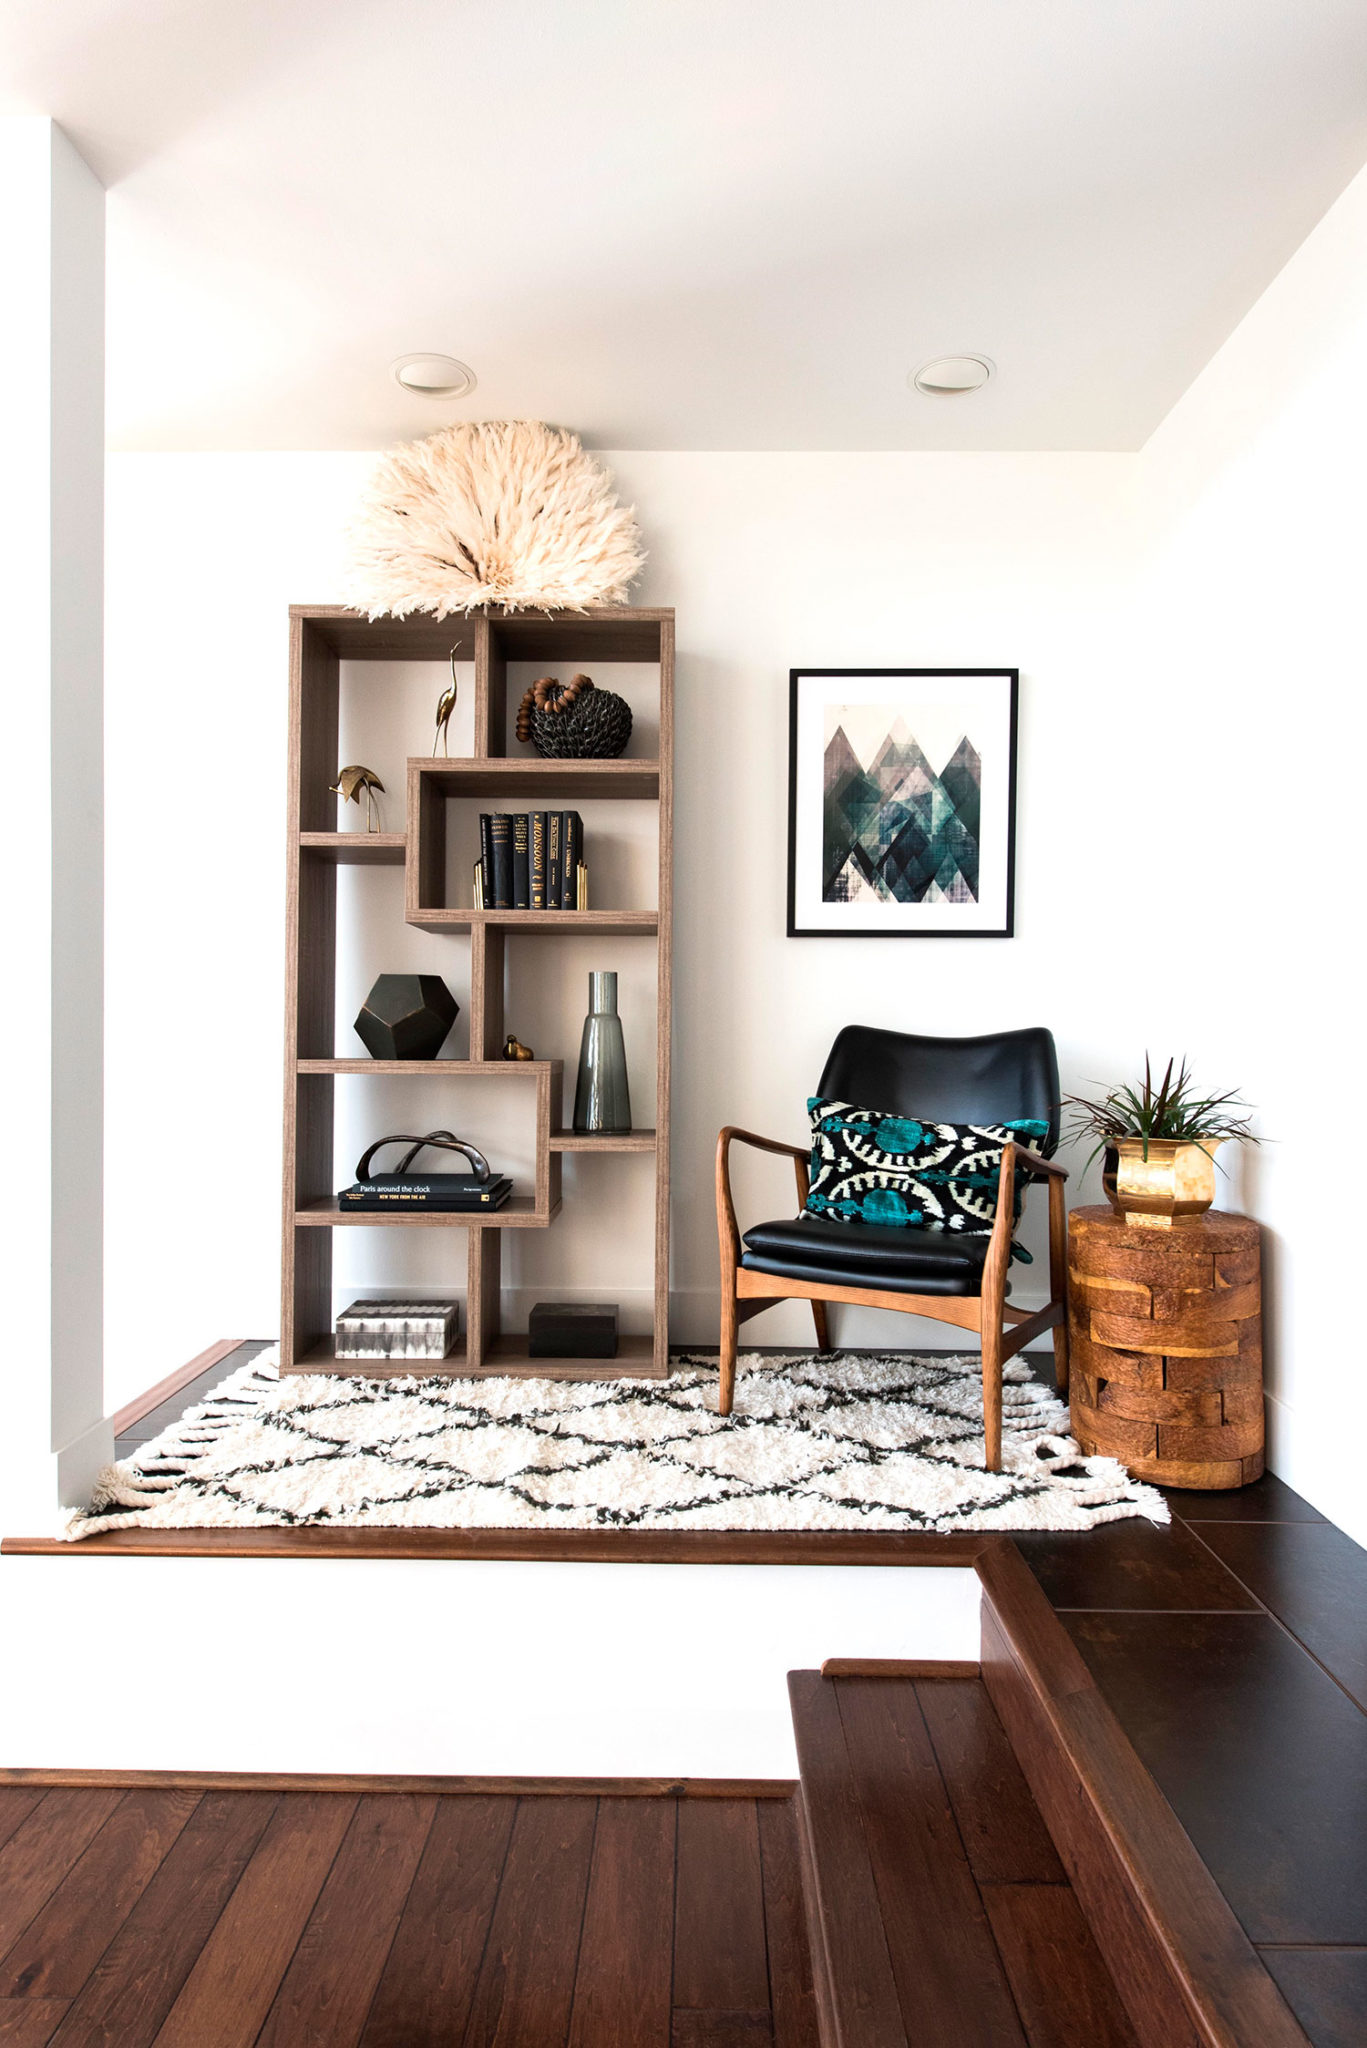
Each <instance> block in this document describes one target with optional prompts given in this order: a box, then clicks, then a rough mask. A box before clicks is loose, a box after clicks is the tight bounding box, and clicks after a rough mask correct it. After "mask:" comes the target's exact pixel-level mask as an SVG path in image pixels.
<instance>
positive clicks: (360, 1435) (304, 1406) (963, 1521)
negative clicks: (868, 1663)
mask: <svg viewBox="0 0 1367 2048" xmlns="http://www.w3.org/2000/svg"><path fill="white" fill-rule="evenodd" d="M716 1400H717V1368H716V1361H715V1359H712V1360H707V1359H704V1358H700V1357H698V1356H696V1355H690V1354H688V1353H686V1352H685V1353H682V1354H680V1355H679V1356H678V1357H676V1359H675V1361H674V1369H673V1371H672V1373H671V1376H670V1378H669V1379H667V1380H627V1379H623V1380H552V1379H506V1378H504V1379H434V1378H412V1379H400V1380H364V1379H350V1378H348V1379H334V1378H317V1377H312V1376H310V1377H301V1376H287V1377H285V1378H283V1379H282V1378H281V1377H280V1375H279V1373H278V1371H277V1366H276V1353H275V1352H273V1351H271V1352H265V1353H263V1354H262V1355H261V1356H260V1357H258V1358H255V1359H253V1360H252V1361H251V1362H250V1363H249V1364H247V1365H243V1366H240V1367H239V1368H238V1369H237V1371H235V1372H234V1373H232V1374H231V1375H230V1376H229V1377H228V1378H227V1379H225V1380H224V1381H223V1383H222V1385H221V1386H219V1387H217V1388H215V1390H214V1392H213V1393H212V1395H211V1396H210V1397H209V1398H208V1399H207V1400H206V1401H204V1402H202V1403H200V1405H199V1406H197V1407H195V1408H191V1409H189V1410H188V1411H187V1412H186V1413H185V1415H183V1416H182V1417H181V1418H180V1420H179V1421H178V1422H176V1423H175V1424H173V1425H172V1427H171V1428H170V1429H168V1430H166V1431H165V1432H164V1433H163V1434H162V1435H161V1436H159V1437H157V1438H155V1439H154V1440H153V1441H152V1442H151V1443H149V1444H145V1445H143V1446H141V1447H140V1448H139V1450H138V1452H137V1455H136V1456H135V1457H133V1458H130V1459H128V1460H126V1461H124V1462H123V1463H120V1464H117V1465H111V1466H109V1467H108V1468H107V1469H106V1470H105V1472H104V1473H103V1474H102V1475H101V1478H100V1481H99V1484H98V1486H97V1488H96V1490H95V1494H94V1497H93V1499H92V1501H91V1505H90V1507H89V1508H88V1509H86V1510H82V1511H79V1512H77V1513H75V1514H73V1515H71V1516H70V1518H69V1519H68V1521H67V1523H66V1525H65V1527H64V1529H63V1532H62V1533H63V1534H64V1535H65V1536H67V1537H68V1538H69V1539H71V1540H72V1541H76V1540H79V1539H80V1538H81V1537H83V1536H92V1535H95V1534H98V1533H100V1532H102V1531H104V1530H109V1529H126V1528H142V1529H250V1528H261V1527H265V1526H268V1525H276V1526H279V1525H285V1526H288V1527H295V1526H313V1527H318V1526H324V1525H328V1524H331V1525H333V1526H337V1527H344V1528H430V1529H451V1528H466V1529H547V1530H550V1529H610V1528H621V1529H934V1530H946V1531H948V1530H958V1529H998V1530H1005V1529H1089V1528H1092V1527H1093V1526H1094V1525H1095V1524H1097V1523H1098V1522H1111V1521H1117V1520H1120V1519H1122V1518H1124V1517H1126V1516H1132V1515H1145V1516H1147V1517H1148V1518H1149V1519H1150V1520H1151V1521H1154V1522H1165V1521H1166V1520H1167V1519H1168V1512H1167V1507H1166V1504H1165V1503H1164V1501H1163V1498H1162V1496H1161V1495H1160V1494H1159V1493H1157V1492H1156V1491H1155V1490H1154V1489H1153V1488H1152V1487H1149V1486H1143V1485H1140V1484H1138V1483H1137V1482H1135V1481H1134V1480H1132V1479H1131V1478H1130V1477H1129V1475H1128V1473H1127V1472H1126V1471H1125V1469H1124V1467H1123V1466H1122V1465H1119V1464H1117V1463H1116V1462H1115V1460H1114V1459H1111V1458H1084V1457H1083V1456H1081V1454H1080V1453H1079V1451H1078V1448H1077V1445H1076V1444H1075V1443H1074V1442H1073V1441H1072V1439H1071V1438H1070V1437H1069V1436H1068V1434H1067V1428H1068V1411H1067V1408H1066V1406H1065V1405H1064V1404H1063V1403H1062V1402H1060V1401H1059V1400H1058V1399H1057V1398H1056V1396H1055V1395H1054V1394H1053V1392H1052V1391H1051V1390H1050V1389H1048V1388H1046V1387H1043V1386H1041V1385H1040V1384H1039V1383H1038V1382H1037V1381H1035V1380H1033V1379H1031V1378H1030V1376H1029V1371H1028V1368H1027V1367H1026V1366H1025V1365H1024V1364H1023V1363H1022V1361H1021V1360H1019V1359H1013V1360H1012V1361H1011V1362H1010V1363H1009V1364H1008V1366H1007V1367H1006V1387H1005V1395H1004V1401H1005V1421H1004V1449H1003V1462H1004V1464H1005V1468H1006V1469H1005V1470H1004V1471H1003V1472H1000V1473H994V1472H988V1471H986V1470H985V1469H984V1466H983V1446H982V1382H981V1377H980V1367H979V1362H978V1360H977V1358H976V1357H965V1358H941V1357H913V1356H908V1355H905V1354H895V1353H874V1352H853V1351H844V1352H840V1351H837V1352H827V1353H819V1354H815V1355H814V1354H813V1353H811V1352H794V1353H793V1354H791V1355H790V1356H787V1357H774V1356H760V1355H758V1354H756V1353H749V1354H742V1356H741V1359H740V1362H739V1369H738V1374H737V1381H736V1406H735V1413H734V1414H733V1415H731V1416H725V1417H724V1416H719V1415H718V1414H717V1413H716Z"/></svg>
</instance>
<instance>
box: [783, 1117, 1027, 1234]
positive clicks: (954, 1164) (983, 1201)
mask: <svg viewBox="0 0 1367 2048" xmlns="http://www.w3.org/2000/svg"><path fill="white" fill-rule="evenodd" d="M807 1108H808V1110H809V1111H810V1113H811V1119H812V1168H811V1187H810V1191H809V1193H808V1196H807V1211H808V1214H809V1215H812V1216H822V1217H825V1218H826V1220H827V1221H828V1222H832V1223H884V1224H889V1223H890V1224H903V1225H905V1226H907V1227H908V1228H910V1229H918V1230H943V1231H952V1232H956V1233H959V1234H961V1235H966V1236H971V1237H985V1236H988V1235H989V1234H990V1233H991V1230H992V1226H993V1224H994V1223H995V1221H996V1216H997V1187H998V1182H999V1179H1000V1175H1001V1163H1002V1149H1003V1147H1004V1146H1005V1145H1007V1144H1008V1143H1009V1142H1010V1141H1011V1139H1013V1138H1019V1139H1021V1140H1022V1141H1023V1142H1024V1143H1025V1144H1027V1145H1029V1144H1037V1143H1038V1142H1039V1141H1040V1140H1041V1139H1042V1138H1046V1137H1048V1135H1049V1126H1048V1124H1047V1123H1043V1122H1041V1121H1040V1120H1039V1119H1038V1118H1035V1117H1016V1118H1013V1119H1012V1120H1011V1121H1009V1122H1007V1123H1001V1124H938V1123H926V1122H922V1121H920V1120H918V1119H917V1118H915V1117H909V1116H899V1115H898V1114H896V1112H894V1111H891V1110H880V1109H860V1108H859V1107H858V1106H857V1105H856V1104H854V1103H850V1102H826V1101H823V1100H822V1098H821V1097H820V1096H816V1095H814V1096H812V1097H811V1098H810V1100H809V1101H808V1103H807ZM1024 1186H1025V1175H1024V1174H1023V1173H1017V1175H1016V1188H1015V1212H1014V1218H1013V1221H1019V1219H1020V1212H1021V1196H1022V1193H1023V1191H1024ZM1012 1253H1013V1256H1014V1257H1016V1258H1020V1259H1023V1260H1026V1261H1027V1262H1028V1261H1029V1257H1030V1254H1029V1253H1028V1252H1026V1251H1024V1250H1022V1248H1021V1247H1020V1246H1019V1245H1016V1246H1013V1247H1012Z"/></svg>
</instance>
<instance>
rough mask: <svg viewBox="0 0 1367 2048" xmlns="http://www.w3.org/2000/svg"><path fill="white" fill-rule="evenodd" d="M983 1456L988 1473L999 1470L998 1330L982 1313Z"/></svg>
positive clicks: (1000, 1399) (1000, 1427) (999, 1380)
mask: <svg viewBox="0 0 1367 2048" xmlns="http://www.w3.org/2000/svg"><path fill="white" fill-rule="evenodd" d="M982 1341H983V1453H984V1457H985V1459H986V1463H987V1469H988V1471H989V1472H1000V1471H1001V1468H1002V1328H1001V1324H1000V1323H999V1322H997V1321H995V1320H991V1321H990V1320H989V1319H988V1316H987V1314H986V1311H984V1315H983V1328H982Z"/></svg>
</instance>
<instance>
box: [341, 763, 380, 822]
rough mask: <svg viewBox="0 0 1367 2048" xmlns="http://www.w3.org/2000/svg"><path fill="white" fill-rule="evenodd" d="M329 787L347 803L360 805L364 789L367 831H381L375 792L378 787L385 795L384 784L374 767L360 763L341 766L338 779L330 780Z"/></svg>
mask: <svg viewBox="0 0 1367 2048" xmlns="http://www.w3.org/2000/svg"><path fill="white" fill-rule="evenodd" d="M328 787H329V789H330V790H331V791H332V792H333V795H334V796H339V797H341V798H342V799H343V801H344V802H345V803H352V804H358V805H359V803H360V801H361V791H362V790H364V791H365V828H366V831H367V832H378V831H379V829H380V827H379V812H378V811H377V810H376V808H375V796H374V792H375V791H376V790H377V789H378V790H379V791H380V793H381V795H383V793H384V784H383V783H382V782H381V780H380V778H379V776H378V775H377V774H376V773H375V770H374V769H373V768H362V767H361V766H360V765H359V763H358V764H356V765H354V766H353V767H350V768H339V769H338V771H337V780H336V781H335V782H330V783H329V784H328Z"/></svg>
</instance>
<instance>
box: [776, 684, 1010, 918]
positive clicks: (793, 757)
mask: <svg viewBox="0 0 1367 2048" xmlns="http://www.w3.org/2000/svg"><path fill="white" fill-rule="evenodd" d="M836 678H842V679H843V678H848V679H849V680H851V681H857V680H861V679H863V680H867V679H877V680H878V681H879V682H881V683H887V682H891V681H893V680H897V679H902V678H905V679H906V680H907V681H908V682H915V681H917V680H929V679H944V680H946V681H949V680H954V681H963V682H969V681H972V680H980V681H995V682H997V683H999V684H1003V685H1004V686H1005V689H1006V746H1005V752H1006V790H1005V802H1004V804H1002V805H1000V806H999V807H998V808H999V811H1000V812H1001V813H1002V814H1004V817H1005V826H1006V844H1005V852H1004V860H1005V868H1004V890H1003V891H1002V892H999V893H1002V894H1003V902H1004V914H1003V916H1002V918H1001V922H1000V923H999V924H998V923H995V922H994V923H993V924H992V925H990V926H987V927H974V928H972V929H964V928H962V927H958V926H953V925H947V926H946V928H944V929H935V928H933V927H927V928H924V929H922V928H917V929H907V928H906V926H905V925H897V924H894V923H892V922H889V923H888V924H887V925H884V926H882V927H880V926H878V925H877V924H870V925H868V926H867V927H861V928H859V929H851V928H850V927H849V926H848V925H840V924H829V923H825V924H814V923H811V922H806V923H799V921H798V912H799V903H798V832H799V809H800V790H799V760H798V720H799V703H800V693H801V689H802V685H803V682H804V681H805V680H808V679H811V680H813V681H816V680H824V681H831V680H833V679H836ZM1019 705H1020V670H1019V669H1017V668H793V669H790V670H789V671H788V890H787V909H788V937H789V938H790V939H849V938H865V939H875V938H885V939H1009V938H1012V937H1014V935H1015V916H1016V908H1015V905H1016V742H1017V726H1018V717H1019Z"/></svg>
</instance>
